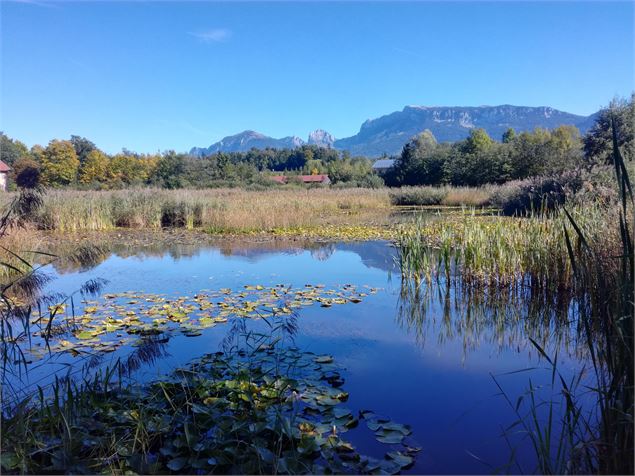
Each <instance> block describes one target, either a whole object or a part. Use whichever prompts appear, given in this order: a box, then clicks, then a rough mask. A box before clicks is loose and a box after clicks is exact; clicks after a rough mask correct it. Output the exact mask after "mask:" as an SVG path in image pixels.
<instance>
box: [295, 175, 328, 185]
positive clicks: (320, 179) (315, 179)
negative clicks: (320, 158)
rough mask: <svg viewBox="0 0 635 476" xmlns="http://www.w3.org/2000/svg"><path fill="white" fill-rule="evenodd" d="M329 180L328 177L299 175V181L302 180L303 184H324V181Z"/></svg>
mask: <svg viewBox="0 0 635 476" xmlns="http://www.w3.org/2000/svg"><path fill="white" fill-rule="evenodd" d="M328 178H329V176H328V175H300V180H302V181H303V182H304V183H310V182H319V183H321V182H324V181H325V180H327V179H328Z"/></svg>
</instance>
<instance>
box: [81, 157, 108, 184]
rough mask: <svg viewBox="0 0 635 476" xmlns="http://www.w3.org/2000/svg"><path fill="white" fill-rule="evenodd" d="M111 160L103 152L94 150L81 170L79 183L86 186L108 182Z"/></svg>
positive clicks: (85, 160)
mask: <svg viewBox="0 0 635 476" xmlns="http://www.w3.org/2000/svg"><path fill="white" fill-rule="evenodd" d="M109 166H110V158H109V157H108V156H107V155H106V154H104V153H103V152H102V151H101V150H98V149H93V150H91V151H90V152H89V153H88V154H86V158H85V159H84V162H83V163H82V165H81V167H80V169H79V181H80V182H81V183H84V184H89V183H97V182H102V183H103V182H106V181H108V179H109V177H110V174H109V172H110V171H109Z"/></svg>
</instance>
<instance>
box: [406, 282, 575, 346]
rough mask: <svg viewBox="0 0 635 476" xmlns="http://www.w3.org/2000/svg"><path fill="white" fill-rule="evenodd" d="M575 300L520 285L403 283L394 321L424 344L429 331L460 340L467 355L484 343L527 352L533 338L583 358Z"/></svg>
mask: <svg viewBox="0 0 635 476" xmlns="http://www.w3.org/2000/svg"><path fill="white" fill-rule="evenodd" d="M573 305H574V303H573V301H572V300H571V299H569V300H561V299H558V300H557V301H556V302H552V301H550V300H545V299H544V296H543V295H540V296H536V295H532V294H531V293H530V292H526V291H525V292H523V291H522V290H516V291H515V292H501V291H495V290H491V289H490V290H480V291H476V290H474V289H473V288H471V287H469V286H462V285H461V284H460V283H458V282H456V281H453V280H450V281H445V280H441V281H439V282H430V283H420V284H414V283H408V282H402V284H401V288H400V293H399V302H398V307H397V316H396V320H397V322H398V323H399V325H400V326H401V327H402V328H404V329H406V330H407V331H408V332H410V333H412V334H413V335H414V336H415V339H416V341H417V343H418V344H419V345H421V346H425V344H426V340H427V339H428V338H429V337H430V336H432V337H435V338H436V339H437V344H439V345H443V344H445V343H447V342H450V341H453V340H459V341H460V342H461V344H462V348H463V353H464V358H465V357H467V355H468V354H469V353H470V352H471V351H475V350H477V349H478V348H479V346H481V345H483V344H484V343H487V344H488V345H489V347H491V348H493V349H497V350H498V352H502V351H504V350H506V349H514V350H516V351H519V352H520V351H529V350H531V349H532V346H533V344H531V341H530V340H529V339H533V340H534V341H535V342H537V343H538V344H540V346H541V347H543V348H555V349H562V350H564V351H565V352H566V353H567V354H568V355H570V356H572V357H576V358H582V357H583V356H584V354H583V350H581V349H584V346H580V345H579V342H578V339H579V337H580V330H581V329H579V328H578V324H577V322H578V321H577V320H575V321H574V320H573V319H572V316H573V315H574V310H573V308H572V306H573Z"/></svg>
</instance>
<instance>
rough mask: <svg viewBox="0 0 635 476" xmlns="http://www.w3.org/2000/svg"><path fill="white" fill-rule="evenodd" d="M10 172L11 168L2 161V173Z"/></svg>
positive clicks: (0, 168)
mask: <svg viewBox="0 0 635 476" xmlns="http://www.w3.org/2000/svg"><path fill="white" fill-rule="evenodd" d="M9 170H11V167H9V166H8V165H7V164H5V163H4V162H3V161H1V160H0V172H8V171H9Z"/></svg>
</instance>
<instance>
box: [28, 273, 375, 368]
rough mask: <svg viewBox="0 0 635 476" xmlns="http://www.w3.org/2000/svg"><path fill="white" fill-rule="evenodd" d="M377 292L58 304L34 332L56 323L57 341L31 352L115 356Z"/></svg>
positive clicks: (281, 291)
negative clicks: (141, 343) (152, 340)
mask: <svg viewBox="0 0 635 476" xmlns="http://www.w3.org/2000/svg"><path fill="white" fill-rule="evenodd" d="M375 292H377V289H375V288H362V289H358V288H357V287H356V286H354V285H351V284H346V285H343V286H341V287H339V288H334V289H327V288H325V287H324V286H323V285H320V284H318V285H311V284H307V285H305V286H304V287H300V288H294V287H291V286H288V285H276V286H263V285H259V284H258V285H246V286H244V287H243V289H241V290H238V291H234V290H232V289H229V288H222V289H219V290H210V291H201V292H199V293H197V294H195V295H193V296H179V297H168V296H165V295H160V294H151V293H138V292H132V291H129V292H122V293H113V294H105V295H104V296H103V297H102V298H101V299H99V300H94V301H85V302H84V306H83V313H82V314H80V315H75V314H74V313H72V312H71V311H72V310H70V309H69V306H65V305H52V306H51V307H50V309H49V311H50V314H49V316H48V317H42V318H41V319H40V320H39V321H38V325H39V326H40V327H41V328H42V329H43V330H41V331H37V330H36V331H34V332H33V336H35V337H38V336H41V335H44V334H45V329H48V328H49V327H50V326H49V324H51V323H52V322H55V324H56V327H55V329H56V330H57V332H55V337H54V338H51V337H50V335H48V334H47V339H46V341H44V339H42V340H41V341H34V342H33V345H32V347H31V348H30V349H29V352H30V355H31V360H37V359H38V358H41V357H43V356H45V355H47V354H50V353H57V352H68V353H71V354H72V355H79V354H82V353H89V352H95V351H97V352H112V351H114V350H116V349H117V348H119V347H121V346H122V345H125V344H129V343H130V342H131V341H132V339H133V338H135V337H146V336H152V335H159V334H168V333H181V334H182V335H185V336H187V337H196V336H199V335H201V334H202V332H203V331H204V330H205V329H208V328H211V327H214V326H216V325H219V324H224V323H226V322H228V320H229V319H232V318H246V319H265V320H266V319H270V318H273V317H276V316H281V315H291V314H293V313H295V312H296V311H297V310H298V309H300V308H303V307H308V306H313V305H320V306H322V307H331V306H333V305H342V304H347V303H354V304H357V303H360V302H361V301H362V299H363V298H365V297H366V296H368V295H369V294H374V293H375Z"/></svg>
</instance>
